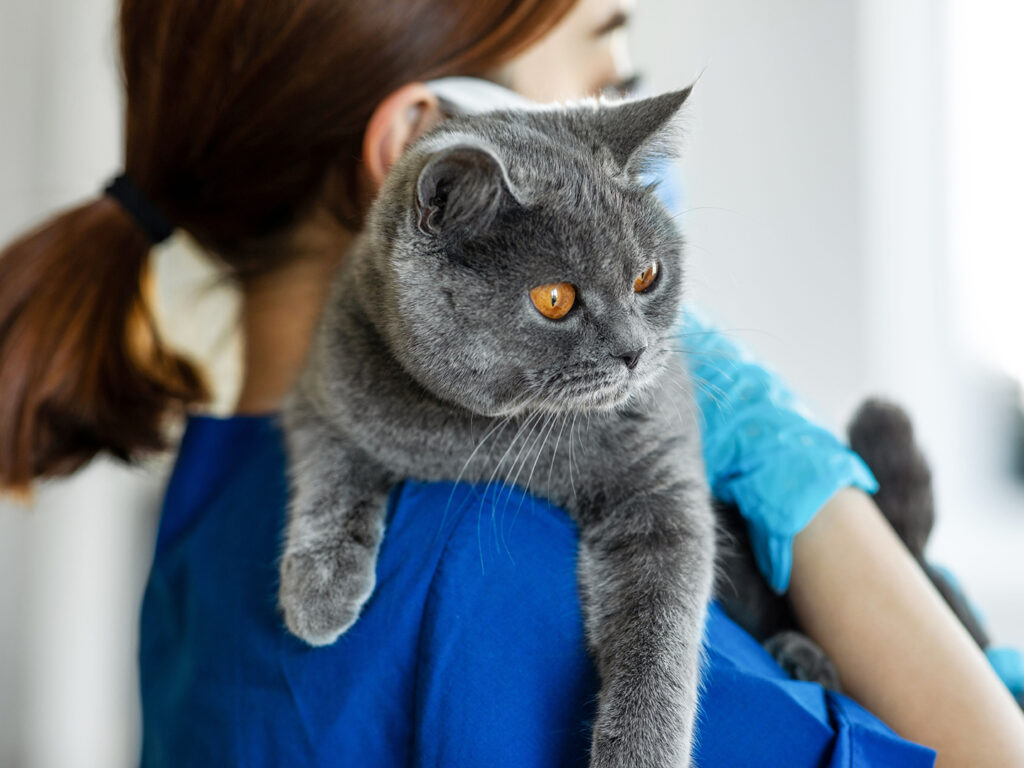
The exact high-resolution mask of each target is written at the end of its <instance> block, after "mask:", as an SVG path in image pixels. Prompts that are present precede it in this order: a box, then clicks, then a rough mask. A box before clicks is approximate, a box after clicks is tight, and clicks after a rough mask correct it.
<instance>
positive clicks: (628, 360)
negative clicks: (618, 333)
mask: <svg viewBox="0 0 1024 768" xmlns="http://www.w3.org/2000/svg"><path fill="white" fill-rule="evenodd" d="M645 349H647V347H640V349H637V350H634V351H633V352H623V353H622V354H621V355H613V357H617V358H618V359H619V360H621V361H622V362H624V363H625V364H626V367H627V368H628V369H629V370H631V371H632V370H633V369H634V368H636V364H637V363H638V362H640V355H642V354H643V353H644V350H645Z"/></svg>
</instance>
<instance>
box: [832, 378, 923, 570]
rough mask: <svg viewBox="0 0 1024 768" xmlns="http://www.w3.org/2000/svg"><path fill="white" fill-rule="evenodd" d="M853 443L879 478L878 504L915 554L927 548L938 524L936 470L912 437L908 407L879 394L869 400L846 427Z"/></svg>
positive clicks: (912, 430)
mask: <svg viewBox="0 0 1024 768" xmlns="http://www.w3.org/2000/svg"><path fill="white" fill-rule="evenodd" d="M847 434H848V437H849V441H850V447H851V448H852V449H853V450H854V451H855V452H856V453H857V454H858V455H859V456H860V457H861V458H862V459H864V462H865V463H866V464H867V465H868V467H869V468H870V469H871V472H872V473H873V474H874V475H875V478H876V479H877V480H878V493H877V494H876V495H875V503H876V504H877V505H878V508H879V509H881V510H882V514H884V515H885V517H886V519H888V521H889V523H890V524H891V525H892V527H893V528H894V529H895V530H896V532H897V533H898V534H899V537H900V538H901V539H903V542H904V543H905V544H906V545H907V547H908V548H909V549H910V551H911V552H912V553H913V554H914V556H915V557H916V558H917V559H918V560H919V561H923V559H924V547H925V544H926V543H927V541H928V536H929V534H931V531H932V526H933V525H934V523H935V502H934V495H933V493H932V473H931V470H930V469H929V467H928V462H927V460H926V459H925V457H924V454H923V453H922V452H921V449H920V448H919V447H918V445H917V443H916V442H915V439H914V428H913V426H912V425H911V423H910V418H909V417H908V416H907V414H906V412H904V410H903V409H902V408H901V407H900V406H898V405H896V404H895V403H891V402H888V401H886V400H882V399H879V398H871V399H868V400H866V401H865V402H864V403H863V404H862V405H861V406H860V408H858V409H857V412H856V413H855V414H854V416H853V419H852V421H851V422H850V425H849V427H848V429H847Z"/></svg>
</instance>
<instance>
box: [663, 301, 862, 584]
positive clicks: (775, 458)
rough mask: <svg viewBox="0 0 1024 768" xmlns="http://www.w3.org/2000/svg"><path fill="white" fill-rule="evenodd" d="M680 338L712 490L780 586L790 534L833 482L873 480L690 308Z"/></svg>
mask: <svg viewBox="0 0 1024 768" xmlns="http://www.w3.org/2000/svg"><path fill="white" fill-rule="evenodd" d="M680 338H681V342H682V348H683V350H684V354H685V355H686V358H687V361H688V366H689V369H690V373H691V376H692V377H693V380H694V395H695V397H696V399H697V403H698V406H699V409H700V413H701V428H702V436H703V441H704V461H705V464H706V467H707V473H708V481H709V482H710V484H711V489H712V492H713V493H714V495H715V497H716V498H719V499H721V500H722V501H726V502H732V503H735V504H736V506H737V507H739V510H740V513H741V514H742V515H743V517H744V519H745V520H746V521H747V524H748V527H749V530H750V535H751V540H752V544H753V547H754V554H755V556H756V558H757V564H758V567H759V568H760V569H761V572H762V573H763V574H764V576H765V578H766V579H767V580H768V583H769V584H770V585H771V587H772V588H773V589H774V590H775V591H777V592H780V593H781V592H785V591H786V588H787V587H788V585H789V574H790V569H791V567H792V546H793V537H794V536H796V534H797V533H799V532H800V531H801V530H802V529H803V528H804V527H805V526H806V525H807V524H808V523H809V522H810V521H811V518H813V517H814V515H815V513H816V512H817V511H818V510H819V509H821V507H822V506H823V505H824V504H825V502H826V501H828V500H829V498H831V497H832V495H833V494H835V493H836V491H838V490H839V489H841V488H844V487H847V486H853V487H856V488H860V489H862V490H864V491H867V492H869V493H874V492H875V491H876V490H878V484H877V482H876V481H875V478H874V476H873V475H872V474H871V471H870V470H869V469H868V467H867V465H866V464H865V463H864V462H863V461H862V460H861V459H860V457H859V456H857V454H855V453H854V452H853V451H851V450H850V449H849V448H848V447H846V446H845V445H844V444H843V443H841V442H840V441H839V440H838V439H837V438H836V437H835V435H833V434H832V433H831V432H830V431H828V430H827V429H825V428H823V427H822V426H820V425H818V424H816V423H815V422H814V421H813V420H812V419H811V417H810V416H809V415H808V413H807V411H806V409H805V408H804V407H803V405H802V404H801V403H800V402H799V401H798V400H797V398H796V397H795V396H794V394H793V393H792V392H791V391H790V390H789V389H788V388H787V387H786V386H785V384H783V382H782V381H781V380H780V379H779V377H778V376H777V375H776V374H775V373H774V372H773V371H771V370H769V369H768V368H766V367H764V366H762V365H760V364H759V363H757V362H756V361H755V360H754V359H753V358H752V357H751V355H750V353H749V352H747V351H746V350H745V349H744V348H743V347H741V346H740V345H738V344H736V343H734V342H732V341H730V340H729V339H727V338H726V337H725V336H724V335H723V334H721V333H720V332H718V331H717V330H715V329H714V328H713V327H712V326H711V325H710V324H709V323H708V322H707V321H706V320H705V319H704V318H703V317H702V316H701V315H700V314H699V313H698V312H697V311H696V310H693V309H692V308H691V309H687V311H686V314H685V317H684V322H683V328H682V331H681V337H680Z"/></svg>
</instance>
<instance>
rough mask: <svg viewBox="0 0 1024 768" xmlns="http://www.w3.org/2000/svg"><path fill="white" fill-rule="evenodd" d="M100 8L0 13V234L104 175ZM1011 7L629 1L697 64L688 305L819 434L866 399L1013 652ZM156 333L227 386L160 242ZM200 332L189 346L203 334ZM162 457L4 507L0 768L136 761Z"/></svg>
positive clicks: (679, 80)
mask: <svg viewBox="0 0 1024 768" xmlns="http://www.w3.org/2000/svg"><path fill="white" fill-rule="evenodd" d="M114 19H115V2H114V0H33V2H31V3H25V2H18V1H17V0H0V241H6V240H8V239H10V238H11V237H12V236H13V235H15V234H16V233H17V232H19V231H20V230H22V229H24V228H25V227H26V226H27V225H29V224H31V223H33V222H35V221H36V220H37V219H39V218H40V217H42V216H44V215H46V214H47V213H49V212H52V211H54V210H55V209H57V208H59V207H62V206H64V205H67V204H70V203H73V202H75V201H77V200H80V199H81V198H83V197H87V196H90V195H93V194H95V193H96V192H97V190H99V189H100V188H101V185H102V184H103V183H104V182H105V181H106V180H107V179H108V178H110V177H111V176H112V175H113V174H115V173H116V172H117V171H118V169H119V167H120V146H121V139H120V131H121V119H120V105H119V101H120V98H121V94H120V92H119V89H118V82H117V76H116V58H115V56H116V35H115V21H114ZM1021 29H1024V5H1021V4H1019V3H1006V2H999V1H998V0H971V2H967V0H897V1H896V2H893V1H892V0H859V1H856V2H845V3H826V2H820V0H769V1H767V2H766V1H765V0H684V1H680V0H640V2H639V4H638V6H637V8H636V11H635V18H634V23H633V29H632V33H631V34H632V36H633V38H634V58H635V61H636V64H637V68H638V69H639V70H640V71H641V72H642V73H643V74H644V75H645V77H646V80H647V85H648V89H649V90H651V91H660V90H667V89H670V88H675V87H678V86H679V85H681V84H685V83H688V82H689V81H691V80H692V79H693V78H694V77H695V76H696V75H697V74H699V73H703V74H702V77H701V79H700V83H699V86H698V88H697V90H696V91H695V96H694V98H693V100H692V102H691V104H692V108H691V113H690V114H691V117H690V120H689V130H688V134H689V135H688V139H687V142H686V150H685V156H684V158H683V160H682V162H681V172H682V178H683V180H684V184H685V197H686V200H685V206H684V207H685V208H686V209H687V213H686V214H685V216H684V217H683V220H684V226H685V228H686V231H687V233H688V237H689V241H690V244H691V251H690V259H691V263H692V265H693V266H692V277H691V289H692V295H693V297H694V298H695V299H696V301H697V302H698V303H699V304H700V305H701V306H702V307H703V308H704V309H705V311H706V312H707V313H709V314H710V315H711V316H712V317H713V318H714V319H715V320H717V322H718V323H719V324H720V325H721V326H722V327H723V328H725V329H727V330H728V331H729V332H730V333H731V334H732V335H733V336H734V337H735V338H738V339H740V340H742V341H743V342H744V343H746V344H747V345H749V346H750V347H751V348H753V349H754V351H755V352H756V353H757V354H758V355H759V356H760V357H761V358H762V359H763V360H765V361H767V362H768V363H770V364H771V365H772V366H773V367H774V368H776V369H777V370H779V371H780V372H781V373H782V375H783V376H784V378H786V379H787V380H788V381H789V382H790V383H791V384H792V385H793V387H794V388H795V389H796V391H798V392H799V393H801V394H802V395H803V397H804V398H805V399H806V400H807V402H808V403H809V404H810V405H811V407H812V410H813V411H814V412H815V413H816V414H817V416H818V417H819V418H820V419H821V420H822V421H824V422H825V423H826V424H828V425H829V426H831V427H833V428H835V429H837V430H841V429H843V427H844V425H845V422H846V420H847V419H848V417H849V416H850V415H851V413H852V411H853V409H854V408H855V407H856V405H857V404H858V402H859V401H860V400H861V399H863V398H864V397H865V396H866V395H868V394H872V393H878V394H883V395H887V396H889V397H892V398H895V399H897V400H899V401H900V402H902V403H903V404H904V405H905V406H906V407H907V408H908V410H909V411H910V412H911V414H912V416H913V418H914V420H915V423H916V426H917V430H918V433H919V437H920V439H921V442H922V444H923V445H924V447H925V448H926V450H927V452H928V455H929V458H930V459H931V461H932V463H933V468H934V471H935V475H936V485H937V494H938V503H939V523H938V528H937V530H936V532H935V534H934V536H933V539H932V542H931V547H930V553H931V557H932V559H933V560H935V561H937V562H940V563H942V564H944V565H947V566H949V567H950V568H951V569H952V570H953V571H954V572H955V573H956V574H957V575H958V576H959V577H960V579H961V580H962V582H963V584H964V586H965V588H966V590H967V592H968V594H969V595H970V597H971V598H972V599H973V601H974V602H975V603H976V604H977V605H978V607H979V608H980V609H981V610H982V612H983V613H984V614H985V616H986V617H987V620H988V623H989V627H990V629H991V632H992V635H993V637H994V639H995V641H996V642H997V643H1004V644H1015V645H1017V646H1024V610H1022V606H1024V599H1022V598H1024V588H1022V585H1024V483H1022V479H1021V478H1022V474H1024V470H1022V467H1024V437H1022V435H1024V431H1022V426H1021V424H1022V419H1021V406H1022V399H1021V389H1020V386H1021V382H1022V381H1024V344H1022V343H1021V339H1020V335H1021V330H1022V329H1024V300H1022V298H1021V290H1022V287H1024V228H1022V227H1021V226H1020V217H1021V214H1022V212H1024V192H1022V190H1024V186H1022V185H1021V179H1024V143H1022V142H1021V137H1022V136H1024V111H1022V109H1021V106H1020V103H1019V99H1014V98H1012V96H1011V94H1013V93H1019V91H1020V78H1021V75H1024V47H1022V46H1021V45H1020V44H1019V41H1018V40H1017V39H1016V38H1017V36H1018V34H1019V31H1020V30H1021ZM156 256H157V272H158V284H159V292H160V314H161V317H162V318H163V319H164V324H165V326H166V328H167V333H168V335H169V336H170V337H171V339H172V340H173V341H175V342H177V343H179V344H181V345H182V346H185V347H186V348H188V349H190V350H192V352H193V354H194V355H195V356H196V357H198V358H199V359H201V360H204V361H205V362H206V364H207V365H208V366H209V367H211V369H212V370H213V371H214V378H215V379H216V380H217V381H218V384H219V390H218V399H217V403H216V404H215V409H216V410H219V411H223V412H226V411H227V410H228V408H229V407H230V403H231V402H232V399H233V392H234V389H233V387H234V382H235V381H236V378H237V373H238V352H239V346H238V338H237V334H236V333H235V332H234V328H233V322H234V316H235V307H236V304H235V299H234V297H233V296H232V295H231V292H230V290H226V289H224V288H223V287H220V288H213V287H211V282H212V281H213V279H214V278H215V277H216V275H215V274H214V273H213V272H212V271H211V270H210V268H209V267H208V266H206V265H205V263H204V262H203V261H202V260H200V259H199V258H198V257H197V256H196V254H195V253H194V249H192V248H191V246H190V244H189V243H188V242H187V241H186V240H185V239H184V238H182V237H180V236H178V237H176V238H175V239H174V240H172V241H171V242H170V243H168V244H167V245H165V246H162V247H161V248H160V249H159V251H158V253H157V254H156ZM211 328H216V329H218V330H217V332H216V333H211V332H210V329H211ZM168 470H169V458H168V457H164V458H163V459H160V460H156V461H153V462H152V463H150V464H149V465H147V466H145V467H142V468H136V469H126V468H124V467H119V466H115V465H113V464H112V463H110V462H107V461H97V462H96V463H95V464H94V465H93V466H91V467H90V468H89V469H88V470H86V471H84V472H82V473H81V474H80V475H78V476H77V477H75V478H72V479H70V480H67V481H61V482H53V483H49V484H47V485H45V486H44V487H42V488H40V490H39V492H38V493H37V495H36V497H35V499H34V501H33V503H32V504H31V505H30V506H25V505H15V504H14V503H11V502H4V501H0V766H26V767H28V766H31V767H35V766H47V767H48V766H55V767H57V766H59V767H60V768H73V767H75V766H104V767H105V768H109V767H111V766H128V765H132V764H134V763H135V762H136V761H137V750H138V746H139V735H138V727H139V715H138V704H137V692H136V686H137V678H136V669H135V653H136V633H137V628H136V625H137V618H138V607H139V603H140V600H141V595H142V589H143V586H144V583H145V578H146V574H147V570H148V567H149V558H150V553H151V548H152V543H153V537H154V535H155V530H156V523H157V518H158V514H159V501H160V497H161V493H162V487H163V484H164V482H165V478H166V473H167V471H168Z"/></svg>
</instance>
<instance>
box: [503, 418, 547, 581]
mask: <svg viewBox="0 0 1024 768" xmlns="http://www.w3.org/2000/svg"><path fill="white" fill-rule="evenodd" d="M554 428H555V414H554V413H551V414H549V415H548V418H547V421H545V422H544V426H543V427H541V430H540V434H539V435H538V440H537V441H534V445H533V446H531V447H530V451H531V453H534V454H536V455H535V456H534V459H533V466H532V467H530V475H529V477H527V478H526V485H525V486H524V488H523V491H524V492H523V493H522V494H521V496H520V498H519V506H518V507H516V511H515V514H514V515H512V522H511V523H510V524H509V527H508V530H509V531H511V530H512V526H514V525H515V524H516V518H518V517H519V512H520V511H521V510H522V508H523V503H524V502H525V501H526V497H527V495H528V494H529V493H530V483H531V482H533V473H534V471H535V470H536V469H537V462H538V461H540V457H541V454H542V453H543V452H544V446H545V445H546V444H547V441H548V438H549V437H551V432H552V430H553V429H554ZM538 441H539V442H540V446H539V448H537V449H536V450H535V449H534V446H536V444H537V442H538ZM527 458H529V456H527ZM523 464H524V466H525V464H526V462H525V461H524V462H523ZM518 479H519V473H518V472H517V473H516V480H517V481H518ZM509 498H511V494H509ZM507 506H508V503H507V502H506V507H507ZM504 514H505V513H504V511H503V512H502V518H504ZM502 534H503V535H504V528H502ZM505 551H506V552H507V553H508V556H509V559H510V560H512V562H513V563H514V562H515V558H513V557H512V552H511V550H509V548H508V543H507V542H506V543H505Z"/></svg>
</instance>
